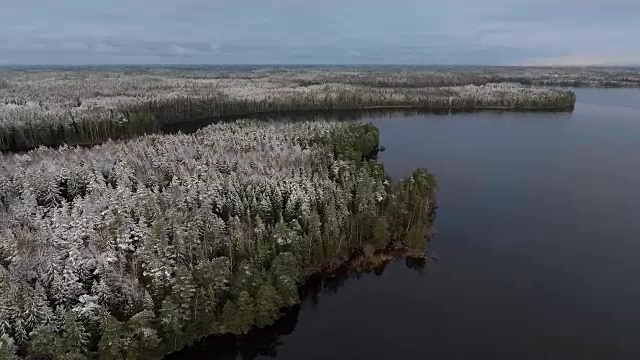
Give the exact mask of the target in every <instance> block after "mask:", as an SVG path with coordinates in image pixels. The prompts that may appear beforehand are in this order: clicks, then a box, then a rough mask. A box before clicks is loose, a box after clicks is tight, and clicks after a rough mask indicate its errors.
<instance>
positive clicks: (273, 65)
mask: <svg viewBox="0 0 640 360" xmlns="http://www.w3.org/2000/svg"><path fill="white" fill-rule="evenodd" d="M123 66H127V67H187V68H188V67H206V66H211V67H232V66H238V67H286V66H296V67H425V68H428V67H433V68H438V67H443V68H446V67H450V68H458V67H460V68H461V67H478V68H491V67H495V68H638V67H640V64H629V65H607V64H592V65H580V64H557V65H554V64H549V65H491V64H401V63H398V64H368V63H363V64H340V63H334V64H330V63H327V64H321V63H309V64H304V63H254V64H251V63H237V64H232V63H226V64H225V63H223V64H215V63H199V64H196V63H194V64H190V63H173V64H169V63H165V64H163V63H104V64H73V63H68V64H63V63H59V64H58V63H53V64H45V63H42V64H0V68H12V67H15V68H18V67H27V68H28V67H40V68H46V67H123Z"/></svg>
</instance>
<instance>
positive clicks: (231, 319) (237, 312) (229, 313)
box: [222, 291, 255, 335]
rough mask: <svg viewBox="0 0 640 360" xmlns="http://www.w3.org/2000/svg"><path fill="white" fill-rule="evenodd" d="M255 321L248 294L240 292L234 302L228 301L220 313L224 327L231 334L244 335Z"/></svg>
mask: <svg viewBox="0 0 640 360" xmlns="http://www.w3.org/2000/svg"><path fill="white" fill-rule="evenodd" d="M254 319H255V305H254V303H253V299H252V298H251V295H249V293H248V292H246V291H242V292H241V293H240V294H239V295H238V299H237V300H236V301H235V302H234V301H232V300H229V301H228V302H227V304H226V305H225V306H224V309H223V311H222V320H223V323H224V325H225V327H226V328H227V329H228V330H229V331H230V332H231V333H233V334H237V335H241V334H246V333H247V332H248V331H249V330H250V329H251V326H252V325H253V324H254Z"/></svg>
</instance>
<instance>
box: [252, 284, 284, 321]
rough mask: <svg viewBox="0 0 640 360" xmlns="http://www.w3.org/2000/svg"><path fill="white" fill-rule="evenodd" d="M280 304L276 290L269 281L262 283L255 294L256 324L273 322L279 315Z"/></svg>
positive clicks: (281, 303)
mask: <svg viewBox="0 0 640 360" xmlns="http://www.w3.org/2000/svg"><path fill="white" fill-rule="evenodd" d="M282 305H283V302H282V299H281V298H280V296H279V295H278V290H277V289H276V288H275V287H274V286H273V285H272V284H271V283H269V282H266V283H264V284H262V286H260V289H259V290H258V294H256V326H258V327H264V326H268V325H271V324H273V322H274V321H275V320H276V319H277V318H278V316H279V315H280V308H281V307H282Z"/></svg>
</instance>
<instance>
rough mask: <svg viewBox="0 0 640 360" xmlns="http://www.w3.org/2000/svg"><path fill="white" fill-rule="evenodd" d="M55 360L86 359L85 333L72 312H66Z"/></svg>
mask: <svg viewBox="0 0 640 360" xmlns="http://www.w3.org/2000/svg"><path fill="white" fill-rule="evenodd" d="M59 344H60V346H59V350H58V351H57V352H56V359H60V360H62V359H73V360H81V359H88V358H89V356H88V351H87V333H86V332H85V328H84V325H83V324H82V323H81V322H80V321H79V320H78V318H77V317H76V315H75V313H74V312H73V311H67V313H66V316H65V319H64V323H63V327H62V336H61V339H60V342H59Z"/></svg>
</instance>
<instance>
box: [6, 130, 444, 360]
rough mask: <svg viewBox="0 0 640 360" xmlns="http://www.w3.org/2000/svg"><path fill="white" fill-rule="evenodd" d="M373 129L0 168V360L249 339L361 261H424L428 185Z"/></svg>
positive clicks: (132, 355)
mask: <svg viewBox="0 0 640 360" xmlns="http://www.w3.org/2000/svg"><path fill="white" fill-rule="evenodd" d="M377 145H378V131H377V129H376V128H375V127H374V126H373V125H363V124H348V123H330V122H299V123H275V124H274V123H271V124H267V123H258V122H236V123H227V124H219V125H215V126H211V127H208V128H205V129H201V130H199V131H198V132H197V133H195V134H193V135H184V134H180V135H151V136H146V137H142V138H139V139H137V140H133V141H129V142H123V143H115V142H108V143H105V144H103V145H101V146H96V147H94V148H91V149H86V148H77V147H76V148H70V147H61V148H59V149H46V148H40V149H38V150H35V151H31V152H29V153H26V154H15V155H3V156H2V157H0V265H1V266H0V359H14V358H16V357H22V358H27V359H55V360H57V359H91V358H99V359H156V358H159V357H161V356H163V355H164V354H166V353H170V352H174V351H176V350H178V349H181V348H182V347H184V346H185V345H188V344H191V343H193V342H194V341H196V340H198V339H200V338H202V337H204V336H207V335H210V334H226V333H232V334H243V333H246V332H247V331H248V330H249V329H251V327H252V326H258V327H262V326H266V325H269V324H271V323H273V322H274V321H275V320H276V319H277V318H278V317H279V316H280V311H281V309H282V308H283V307H287V306H292V305H294V304H297V303H298V302H299V300H300V299H299V296H298V288H299V286H300V285H301V284H302V283H303V282H304V280H305V279H306V278H307V277H308V276H309V275H311V274H313V273H317V272H319V271H323V269H327V268H332V267H333V266H336V265H338V264H340V263H341V262H342V261H344V260H345V259H347V258H349V257H350V256H352V255H353V254H357V253H360V254H362V253H364V254H366V253H372V252H375V251H376V249H386V248H394V249H397V248H405V249H416V248H421V247H422V246H423V245H424V241H425V239H426V238H427V237H428V236H429V227H430V221H431V217H432V213H433V209H434V193H435V189H436V185H435V181H434V178H433V176H432V175H431V174H429V173H428V172H426V171H425V170H417V171H416V172H415V173H413V174H412V175H411V176H410V177H409V178H407V179H406V180H403V181H400V182H395V183H390V181H389V179H388V178H387V175H386V173H385V171H384V168H383V166H382V164H381V163H379V162H378V161H375V160H366V158H365V159H364V160H363V157H364V156H365V155H367V154H369V153H370V152H371V150H373V149H375V148H376V147H377Z"/></svg>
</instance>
